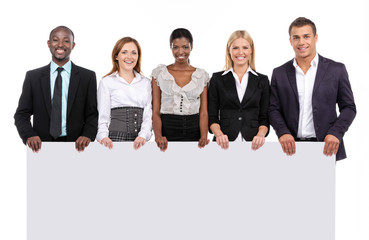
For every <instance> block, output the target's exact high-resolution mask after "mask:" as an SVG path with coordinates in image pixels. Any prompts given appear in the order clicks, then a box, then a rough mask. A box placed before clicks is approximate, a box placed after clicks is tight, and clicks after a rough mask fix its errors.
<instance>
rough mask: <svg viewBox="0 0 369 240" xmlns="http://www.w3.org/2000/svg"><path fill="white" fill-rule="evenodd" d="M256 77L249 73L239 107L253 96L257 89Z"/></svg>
mask: <svg viewBox="0 0 369 240" xmlns="http://www.w3.org/2000/svg"><path fill="white" fill-rule="evenodd" d="M258 83H259V81H258V77H257V76H255V75H254V74H252V73H251V72H249V79H248V83H247V87H246V92H245V94H244V95H243V98H242V102H241V105H244V104H245V103H246V102H247V101H248V100H249V99H250V98H251V97H252V95H254V92H255V90H256V89H257V88H258V85H259V84H258Z"/></svg>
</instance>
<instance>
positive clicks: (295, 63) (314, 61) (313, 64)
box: [293, 53, 319, 68]
mask: <svg viewBox="0 0 369 240" xmlns="http://www.w3.org/2000/svg"><path fill="white" fill-rule="evenodd" d="M318 63H319V55H318V53H316V54H315V57H314V58H313V60H312V61H311V63H310V66H313V67H317V66H318ZM293 66H294V67H295V68H297V66H298V64H297V61H296V58H294V59H293Z"/></svg>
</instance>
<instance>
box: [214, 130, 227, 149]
mask: <svg viewBox="0 0 369 240" xmlns="http://www.w3.org/2000/svg"><path fill="white" fill-rule="evenodd" d="M215 137H216V140H217V144H218V145H219V146H220V147H221V148H223V149H228V147H229V140H228V136H227V135H225V134H223V133H222V134H219V135H218V136H215Z"/></svg>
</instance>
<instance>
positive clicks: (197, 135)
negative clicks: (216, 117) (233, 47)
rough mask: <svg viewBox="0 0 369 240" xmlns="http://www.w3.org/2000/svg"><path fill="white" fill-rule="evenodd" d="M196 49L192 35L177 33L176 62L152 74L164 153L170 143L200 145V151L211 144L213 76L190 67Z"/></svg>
mask: <svg viewBox="0 0 369 240" xmlns="http://www.w3.org/2000/svg"><path fill="white" fill-rule="evenodd" d="M192 47H193V39H192V35H191V33H190V31H188V30H187V29H184V28H178V29H175V30H174V31H173V32H172V34H171V36H170V48H171V50H172V54H173V57H174V60H175V62H174V63H173V64H171V65H169V66H166V65H164V64H161V65H159V66H158V67H157V68H155V69H154V70H153V71H152V75H151V77H152V79H153V81H152V95H153V129H154V134H155V142H156V144H157V145H158V147H159V148H160V150H161V151H165V150H166V149H167V146H168V141H198V146H199V147H200V148H202V147H204V146H205V145H206V144H208V143H209V140H208V137H207V132H208V112H207V84H208V82H209V74H208V73H207V72H206V71H204V70H203V69H200V68H195V67H193V66H191V65H190V63H189V56H190V53H191V50H192Z"/></svg>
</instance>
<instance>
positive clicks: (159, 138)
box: [155, 136, 168, 152]
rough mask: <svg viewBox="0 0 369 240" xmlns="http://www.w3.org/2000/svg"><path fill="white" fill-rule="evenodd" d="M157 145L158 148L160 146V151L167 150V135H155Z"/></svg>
mask: <svg viewBox="0 0 369 240" xmlns="http://www.w3.org/2000/svg"><path fill="white" fill-rule="evenodd" d="M155 142H156V145H158V148H160V151H162V152H165V150H167V148H168V140H167V138H166V137H163V136H157V137H155Z"/></svg>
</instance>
